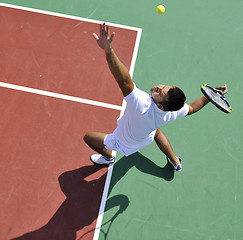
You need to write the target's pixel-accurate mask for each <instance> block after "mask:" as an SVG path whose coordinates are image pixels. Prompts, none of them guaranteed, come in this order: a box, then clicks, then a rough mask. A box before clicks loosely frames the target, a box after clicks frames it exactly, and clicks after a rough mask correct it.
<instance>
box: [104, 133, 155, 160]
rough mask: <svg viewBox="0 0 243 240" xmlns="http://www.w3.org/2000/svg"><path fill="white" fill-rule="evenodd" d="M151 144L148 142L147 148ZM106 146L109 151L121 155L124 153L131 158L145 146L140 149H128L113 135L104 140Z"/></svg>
mask: <svg viewBox="0 0 243 240" xmlns="http://www.w3.org/2000/svg"><path fill="white" fill-rule="evenodd" d="M150 143H151V142H148V143H147V144H146V145H145V146H147V145H149V144H150ZM104 145H105V148H106V149H108V150H113V151H116V152H119V153H122V154H123V155H125V156H129V155H131V154H133V153H135V152H137V151H139V150H140V149H141V148H144V147H145V146H140V147H126V146H124V144H122V143H121V142H120V141H119V140H117V139H116V138H115V137H114V135H113V134H107V135H106V136H105V139H104Z"/></svg>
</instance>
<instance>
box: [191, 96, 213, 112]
mask: <svg viewBox="0 0 243 240" xmlns="http://www.w3.org/2000/svg"><path fill="white" fill-rule="evenodd" d="M208 103H209V100H208V99H207V98H206V97H204V96H203V97H201V98H198V99H197V100H195V101H194V102H192V103H190V104H189V113H188V115H190V114H193V113H196V112H197V111H199V110H200V109H202V108H203V107H204V106H205V105H207V104H208Z"/></svg>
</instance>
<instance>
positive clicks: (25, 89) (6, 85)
mask: <svg viewBox="0 0 243 240" xmlns="http://www.w3.org/2000/svg"><path fill="white" fill-rule="evenodd" d="M0 87H4V88H10V89H14V90H18V91H22V92H28V93H35V94H38V95H43V96H48V97H54V98H59V99H63V100H68V101H72V102H78V103H85V104H89V105H94V106H98V107H104V108H110V109H115V110H121V109H122V107H121V106H118V105H113V104H109V103H103V102H98V101H94V100H88V99H84V98H79V97H73V96H69V95H65V94H60V93H54V92H49V91H44V90H39V89H35V88H29V87H23V86H19V85H15V84H10V83H5V82H0Z"/></svg>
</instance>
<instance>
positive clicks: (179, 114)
mask: <svg viewBox="0 0 243 240" xmlns="http://www.w3.org/2000/svg"><path fill="white" fill-rule="evenodd" d="M188 112H189V105H188V104H187V103H185V104H184V106H183V107H182V108H181V109H180V110H179V111H177V118H183V117H185V116H186V115H187V114H188Z"/></svg>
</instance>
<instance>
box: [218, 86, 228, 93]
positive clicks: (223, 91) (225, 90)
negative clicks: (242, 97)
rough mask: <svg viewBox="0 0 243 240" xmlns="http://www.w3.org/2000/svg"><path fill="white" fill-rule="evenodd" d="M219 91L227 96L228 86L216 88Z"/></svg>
mask: <svg viewBox="0 0 243 240" xmlns="http://www.w3.org/2000/svg"><path fill="white" fill-rule="evenodd" d="M216 89H217V90H220V91H221V92H222V93H223V94H226V93H227V92H228V88H227V85H226V84H225V85H224V86H221V87H216Z"/></svg>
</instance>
